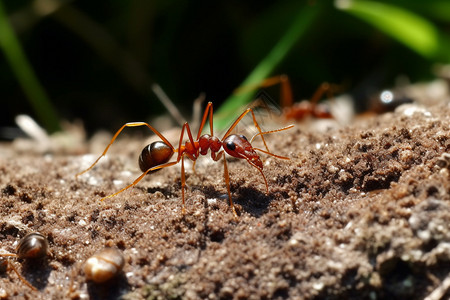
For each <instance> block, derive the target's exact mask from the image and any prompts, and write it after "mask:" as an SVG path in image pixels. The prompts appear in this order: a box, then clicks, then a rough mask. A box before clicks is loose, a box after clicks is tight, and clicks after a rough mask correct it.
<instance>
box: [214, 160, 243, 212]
mask: <svg viewBox="0 0 450 300" xmlns="http://www.w3.org/2000/svg"><path fill="white" fill-rule="evenodd" d="M222 154H223V151H221V152H220V153H219V155H218V156H217V160H219V159H220V157H221V156H222ZM223 178H224V179H225V184H226V186H227V193H228V201H229V203H230V208H231V211H232V212H233V215H234V217H235V218H238V215H237V213H236V209H235V208H234V204H233V199H232V198H231V189H230V174H229V173H228V165H227V159H226V157H225V155H223Z"/></svg>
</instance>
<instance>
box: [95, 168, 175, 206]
mask: <svg viewBox="0 0 450 300" xmlns="http://www.w3.org/2000/svg"><path fill="white" fill-rule="evenodd" d="M178 162H179V161H178V160H177V161H172V162H168V163H165V164H162V165H159V166H156V167H153V168H150V169H148V170H147V171H145V172H144V173H142V175H141V176H139V177H138V178H136V179H135V180H134V181H133V183H131V184H129V185H127V186H126V187H124V188H123V189H121V190H120V191H118V192H115V193H114V194H111V195H109V196H106V197H103V198H102V199H100V201H103V200H105V199H108V198H111V197H114V196H116V195H118V194H120V193H122V192H123V191H126V190H128V189H129V188H130V187H133V186H135V185H136V184H137V183H138V182H139V181H141V179H142V178H144V176H145V175H147V173H148V172H151V171H155V170H159V169H162V168H167V167H170V166H173V165H175V164H177V163H178Z"/></svg>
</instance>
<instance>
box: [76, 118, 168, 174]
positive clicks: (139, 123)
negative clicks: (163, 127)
mask: <svg viewBox="0 0 450 300" xmlns="http://www.w3.org/2000/svg"><path fill="white" fill-rule="evenodd" d="M139 126H147V127H148V128H150V130H151V131H153V132H154V133H155V134H156V135H157V136H159V137H160V138H161V139H162V140H163V141H164V143H166V144H167V145H168V146H169V147H171V148H172V149H173V150H174V152H175V148H173V146H172V144H171V143H170V142H169V141H168V140H167V139H166V138H165V137H164V136H163V135H162V134H161V133H160V132H159V131H158V130H156V129H155V128H153V127H152V126H151V125H150V124H148V123H145V122H131V123H126V124H124V125H123V126H122V127H120V129H119V130H117V132H116V133H115V134H114V136H113V137H112V139H111V141H110V142H109V144H108V146H106V148H105V150H104V151H103V153H102V155H100V156H99V157H98V158H97V160H96V161H95V162H94V163H93V164H92V165H91V166H90V167H89V168H87V169H86V170H84V171H82V172H80V173H78V174H76V175H75V177H78V176H80V175H82V174H84V173H86V172H87V171H89V170H91V169H92V168H93V167H94V166H95V165H96V164H97V163H98V161H99V160H100V158H102V157H103V156H105V155H106V152H107V151H108V149H109V147H111V145H112V144H113V143H114V141H115V140H116V138H117V136H118V135H119V134H120V133H121V132H122V130H123V129H124V128H125V127H139Z"/></svg>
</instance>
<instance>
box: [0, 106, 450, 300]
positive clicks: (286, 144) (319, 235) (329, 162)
mask: <svg viewBox="0 0 450 300" xmlns="http://www.w3.org/2000/svg"><path fill="white" fill-rule="evenodd" d="M449 116H450V105H449V103H448V102H447V101H440V102H437V103H436V104H432V105H431V104H430V105H426V106H424V105H422V104H413V105H406V106H401V107H399V108H397V110H396V111H395V112H391V113H386V114H383V115H377V116H371V117H365V118H361V119H358V120H356V121H354V122H352V123H351V124H349V125H346V126H339V125H337V124H332V126H331V127H328V129H325V130H321V131H317V130H315V129H314V126H310V125H308V124H298V125H296V127H295V128H294V129H292V130H288V131H284V132H280V133H278V134H273V135H268V136H266V137H267V141H268V144H269V148H270V150H271V151H272V152H274V153H276V154H279V155H285V156H288V157H290V160H289V161H283V160H279V159H276V158H273V157H270V156H267V155H265V154H262V155H261V157H262V158H263V161H264V173H265V175H266V177H267V180H268V182H269V188H270V192H269V194H267V195H266V193H265V185H264V181H263V179H262V177H261V175H260V174H259V173H258V172H257V170H255V169H254V168H252V167H251V166H250V165H248V163H246V162H245V161H239V160H232V159H230V160H229V164H228V166H229V170H230V176H231V181H232V184H231V190H232V194H233V199H234V201H235V204H236V208H237V211H238V214H239V218H238V219H235V218H234V216H233V214H232V213H231V211H230V209H229V205H228V201H227V197H226V188H225V184H224V182H223V178H222V177H223V176H222V175H223V164H222V163H215V162H212V161H211V159H210V158H208V157H204V158H203V157H202V158H201V159H199V160H198V163H197V165H196V169H195V171H196V172H195V174H194V173H193V172H192V168H191V167H190V166H189V165H188V166H187V167H186V171H187V185H188V188H187V202H186V209H187V213H186V214H185V215H182V214H181V190H180V186H181V182H180V167H179V166H174V167H170V168H166V169H164V170H161V171H160V172H157V173H155V174H152V175H151V176H146V178H144V179H143V180H142V181H141V182H140V183H139V184H138V185H137V186H136V187H134V188H131V189H129V190H128V191H126V192H124V193H122V194H120V195H117V196H116V197H114V198H111V199H108V200H106V201H104V202H100V201H99V199H100V198H101V197H103V196H106V195H109V194H111V193H114V192H116V191H117V190H119V189H120V188H122V187H124V186H125V185H126V184H128V183H130V182H132V181H133V179H134V178H136V177H137V176H139V175H140V171H139V170H138V167H137V157H138V155H139V154H140V151H141V149H142V147H143V146H144V145H145V142H143V141H142V139H138V138H130V137H123V138H121V139H119V140H118V141H117V143H116V144H114V146H113V147H112V149H111V152H110V153H109V155H108V157H107V158H105V159H103V160H101V162H100V163H99V164H98V166H97V167H96V168H94V169H93V170H91V171H90V172H88V173H86V174H83V175H82V176H80V177H79V178H78V179H76V178H75V177H74V175H75V174H76V173H77V172H80V171H81V170H83V169H85V168H86V167H88V166H89V164H90V163H92V162H93V160H94V159H95V158H96V157H97V155H99V154H100V153H101V151H102V150H103V147H105V145H106V144H107V142H108V137H104V136H102V135H97V136H96V137H94V138H93V140H92V141H91V142H90V144H89V147H90V148H89V150H88V152H89V153H94V154H62V153H58V152H56V153H48V154H39V153H36V151H33V149H32V148H30V149H28V150H27V151H23V148H18V147H17V145H15V144H2V145H1V146H0V196H1V202H0V203H1V210H0V239H1V250H2V251H3V253H5V252H14V251H15V247H16V245H17V243H18V241H19V240H20V238H22V237H23V236H24V235H25V234H27V233H30V232H40V233H42V234H43V235H45V236H46V237H47V238H48V241H49V248H50V254H49V256H48V257H47V258H46V259H45V260H43V261H42V260H41V261H24V260H19V259H15V258H11V259H9V263H10V264H12V265H14V266H15V267H16V268H17V269H18V270H19V273H20V274H21V275H22V276H23V277H24V278H26V280H28V281H29V282H30V283H31V284H32V285H33V286H34V287H35V288H36V289H37V290H38V291H33V290H32V289H30V288H29V287H27V286H26V285H25V284H24V283H23V282H22V281H21V280H19V278H18V277H17V275H16V274H15V273H14V272H12V271H11V270H10V271H7V272H3V273H1V274H0V276H1V277H0V299H118V298H121V299H325V298H326V299H394V298H397V299H423V298H424V297H427V296H428V297H429V298H428V299H441V298H442V297H449V296H450V292H449V291H448V288H449V286H450V282H449V281H450V279H449V277H448V276H449V271H450V158H449V157H450V131H449V128H450V117H449ZM173 140H174V141H175V140H176V137H175V138H174V139H173ZM80 151H83V150H80ZM104 247H116V248H118V249H119V250H120V251H121V252H122V253H123V255H124V257H125V266H124V268H123V271H122V272H120V273H119V274H118V276H117V277H115V278H114V279H112V280H111V281H109V282H107V283H105V284H94V283H92V282H87V281H86V278H85V274H84V271H83V264H84V262H85V261H86V259H87V258H89V257H90V256H91V255H93V254H94V253H96V252H98V251H99V250H101V249H103V248H104ZM4 271H5V270H4Z"/></svg>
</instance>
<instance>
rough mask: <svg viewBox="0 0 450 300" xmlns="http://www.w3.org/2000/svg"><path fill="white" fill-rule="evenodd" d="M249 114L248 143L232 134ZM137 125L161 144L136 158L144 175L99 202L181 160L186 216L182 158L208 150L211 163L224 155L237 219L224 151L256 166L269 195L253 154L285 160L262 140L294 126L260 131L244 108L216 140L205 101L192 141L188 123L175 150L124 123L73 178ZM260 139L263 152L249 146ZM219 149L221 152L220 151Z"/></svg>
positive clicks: (168, 144) (195, 156) (194, 157)
mask: <svg viewBox="0 0 450 300" xmlns="http://www.w3.org/2000/svg"><path fill="white" fill-rule="evenodd" d="M248 113H251V114H252V117H253V123H254V125H255V127H256V129H257V130H258V133H257V134H255V135H254V136H253V137H252V138H251V139H250V141H249V140H247V138H246V137H245V136H243V135H237V134H231V132H232V130H233V129H234V128H235V127H236V125H237V124H238V123H239V122H240V121H241V120H242V119H243V118H244V116H245V115H247V114H248ZM208 117H209V127H210V132H211V134H203V135H201V133H202V130H203V127H204V126H205V124H206V120H207V119H208ZM138 126H147V127H148V128H149V129H150V130H151V131H153V132H154V133H155V134H156V135H157V136H159V137H160V138H161V140H162V141H157V142H153V143H151V144H149V145H147V146H145V147H144V149H143V150H142V153H141V155H140V156H139V167H140V169H141V171H142V172H143V173H142V175H140V176H139V177H138V178H136V179H135V180H134V181H133V183H131V184H130V185H128V186H126V187H124V188H123V189H121V190H119V191H118V192H116V193H114V194H111V195H109V196H106V197H104V198H102V199H101V201H103V200H105V199H107V198H111V197H114V196H116V195H117V194H120V193H122V192H123V191H125V190H127V189H129V188H130V187H133V186H135V185H136V184H137V183H138V182H139V181H140V180H141V179H142V178H143V177H144V176H145V175H146V174H149V173H152V172H155V171H158V170H161V169H163V168H166V167H170V166H173V165H175V164H177V163H179V162H180V161H181V199H182V201H183V207H182V213H183V214H184V213H185V211H186V210H185V201H184V199H185V187H186V175H185V171H184V158H185V156H186V157H187V158H189V159H191V160H192V161H193V162H194V166H195V162H196V160H197V158H198V157H199V156H200V155H207V153H208V150H210V152H211V158H212V159H213V160H214V161H218V160H219V159H220V158H222V156H223V166H224V179H225V183H226V186H227V192H228V200H229V205H230V207H231V209H232V211H233V214H234V215H235V217H237V213H236V210H235V208H234V205H233V200H232V199H231V191H230V175H229V173H228V166H227V161H226V159H225V155H224V152H226V153H227V154H228V155H230V156H232V157H235V158H240V159H245V160H246V161H247V162H248V163H249V164H250V165H251V166H253V167H255V168H256V169H257V170H258V171H259V172H260V173H261V175H262V177H263V179H264V183H265V185H266V193H268V192H269V186H268V184H267V179H266V176H265V175H264V173H263V164H262V161H261V159H260V157H259V155H258V154H257V153H256V151H259V152H262V153H265V154H268V155H271V156H273V157H276V158H279V159H286V160H288V159H289V158H288V157H284V156H279V155H276V154H273V153H271V152H270V151H269V148H268V147H267V144H266V141H265V139H264V135H265V134H269V133H275V132H279V131H283V130H287V129H290V128H292V127H293V126H294V125H289V126H286V127H283V128H279V129H275V130H270V131H262V130H261V128H260V126H259V124H258V122H257V121H256V117H255V114H254V112H253V109H251V108H247V109H246V110H245V111H244V112H243V113H242V114H241V115H240V116H239V117H238V118H237V119H236V121H234V123H233V124H232V125H231V126H230V128H229V129H228V131H227V132H226V133H225V135H224V136H223V137H222V139H219V138H218V137H217V136H215V135H214V132H213V104H212V102H208V105H207V106H206V108H205V112H204V114H203V118H202V122H201V124H200V128H199V130H198V134H197V139H195V140H194V138H193V136H192V133H191V129H190V126H189V124H188V123H187V122H186V123H184V125H183V127H182V129H181V135H180V140H179V144H178V148H174V147H173V146H172V144H171V143H170V142H169V141H168V140H167V139H166V138H165V137H164V136H163V135H162V134H161V133H160V132H159V131H158V130H156V129H155V128H153V127H152V126H151V125H150V124H148V123H145V122H131V123H126V124H124V125H123V126H122V127H121V128H120V129H119V130H118V131H117V132H116V133H115V134H114V136H113V137H112V139H111V141H110V143H109V145H108V146H106V148H105V150H104V151H103V153H102V155H100V157H99V158H97V160H96V161H95V162H94V163H93V164H92V165H91V166H90V167H89V168H87V169H86V170H84V171H82V172H80V173H78V174H77V175H76V176H77V177H78V176H79V175H81V174H83V173H85V172H87V171H89V170H91V169H92V168H93V167H94V166H95V165H96V164H97V162H98V161H99V160H100V158H102V157H103V156H105V154H106V152H107V151H108V149H109V147H110V146H111V145H112V144H113V143H114V141H115V139H116V138H117V136H118V135H119V134H120V132H122V130H123V129H124V128H125V127H138ZM185 131H186V133H187V135H188V138H189V139H188V140H186V141H185V142H184V145H183V137H184V133H185ZM257 136H261V138H262V140H263V143H264V147H265V148H266V150H263V149H259V148H255V147H253V146H252V144H251V142H252V141H253V140H254V138H255V137H257ZM221 149H222V150H221ZM176 152H177V153H178V155H177V159H176V160H175V161H171V162H169V160H170V159H171V158H172V156H173V154H174V153H176Z"/></svg>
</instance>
